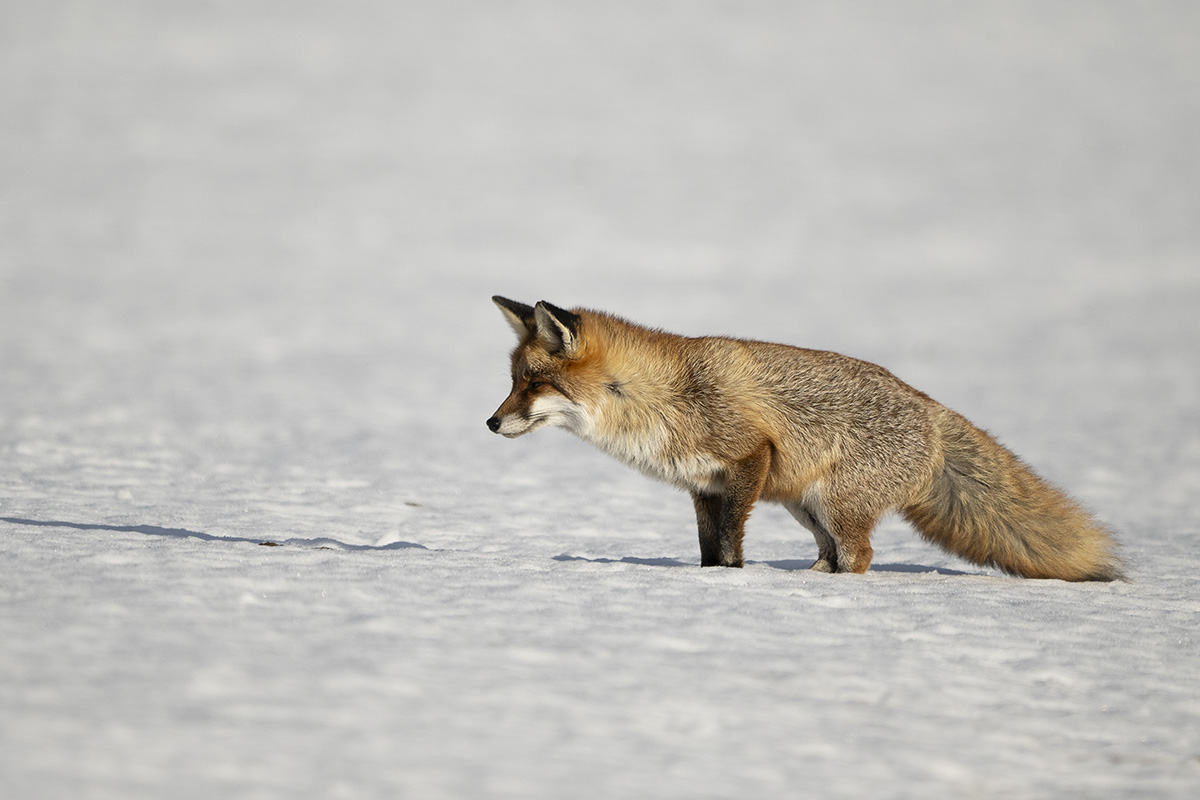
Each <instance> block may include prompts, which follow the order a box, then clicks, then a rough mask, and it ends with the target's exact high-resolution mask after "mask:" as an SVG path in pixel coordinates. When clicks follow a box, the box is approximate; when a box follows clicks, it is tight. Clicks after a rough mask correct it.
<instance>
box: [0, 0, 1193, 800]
mask: <svg viewBox="0 0 1200 800" xmlns="http://www.w3.org/2000/svg"><path fill="white" fill-rule="evenodd" d="M1198 88H1200V19H1198V12H1197V7H1196V6H1195V5H1194V4H1189V3H1186V2H1176V3H1170V2H1154V3H1145V4H1139V5H1137V7H1136V9H1135V8H1134V7H1133V6H1130V5H1126V4H1108V3H1092V4H1041V3H1018V4H1005V5H1003V6H999V7H991V6H979V7H971V8H965V7H958V6H954V5H937V4H933V5H931V4H927V3H908V2H904V3H878V4H876V3H871V4H854V5H846V4H843V5H833V6H826V5H817V4H807V3H797V4H756V5H753V6H742V5H737V4H734V5H728V4H720V3H683V4H674V3H655V4H644V3H626V2H614V3H604V4H588V3H554V4H537V3H514V4H507V3H506V4H491V3H467V2H463V3H423V2H410V3H384V2H364V3H357V4H353V5H349V6H343V5H338V6H334V5H329V4H321V3H312V2H288V3H268V2H249V3H228V4H177V3H171V4H164V3H154V2H132V0H120V2H107V3H91V2H82V3H80V2H73V3H66V2H39V3H7V4H4V5H3V6H2V7H0V298H3V306H2V307H0V308H2V312H3V313H2V314H0V368H2V371H0V550H2V552H0V565H2V566H0V796H3V797H6V798H27V797H28V798H35V797H36V798H66V797H71V798H209V797H214V796H229V797H245V798H258V797H262V798H268V797H322V798H359V797H385V796H386V797H414V798H418V797H419V798H460V797H462V798H466V797H470V798H477V797H497V798H500V797H513V798H516V797H520V798H559V797H618V796H621V797H641V798H657V797H689V798H733V797H737V798H744V797H796V796H813V797H853V798H859V797H879V798H889V797H896V798H900V797H919V796H950V797H981V796H1002V797H1048V796H1055V797H1129V796H1141V797H1189V798H1190V797H1193V796H1196V794H1197V792H1198V791H1200V693H1198V692H1197V681H1196V677H1195V676H1196V674H1197V672H1198V669H1200V645H1198V642H1197V637H1196V632H1195V631H1196V619H1197V613H1198V612H1200V592H1198V590H1197V589H1198V587H1197V580H1196V577H1195V575H1196V574H1197V570H1198V568H1200V541H1198V531H1200V524H1198V523H1200V515H1198V514H1197V511H1196V496H1197V492H1198V491H1200V368H1198V366H1197V365H1198V364H1200V358H1198V356H1200V321H1198V319H1200V314H1198V313H1197V311H1198V310H1200V226H1198V225H1197V224H1196V212H1197V210H1198V209H1200V150H1198V149H1197V147H1196V134H1197V120H1200V92H1198V91H1197V89H1198ZM495 293H501V294H504V295H506V296H509V297H513V298H514V299H518V300H521V301H524V302H534V301H536V300H539V299H546V300H549V301H550V302H553V303H556V304H559V305H562V306H572V305H590V306H594V307H599V308H604V309H606V310H610V311H613V312H616V313H620V314H623V315H625V316H628V317H630V318H632V319H635V320H638V321H641V322H645V323H648V324H651V325H656V326H662V327H665V328H667V329H671V330H675V331H678V332H681V333H688V334H707V333H729V334H736V335H742V336H753V337H758V338H765V339H772V340H778V341H786V342H790V343H795V344H801V345H805V346H810V347H821V348H828V349H833V350H838V351H841V352H845V353H848V354H850V355H854V356H857V357H861V358H867V359H869V360H872V361H876V362H878V363H882V364H884V365H885V366H887V367H888V368H890V369H892V370H893V371H895V372H897V373H898V374H899V375H900V376H901V377H903V378H905V379H906V380H908V381H910V382H911V383H913V384H914V385H916V386H917V387H918V388H921V389H922V390H924V391H927V392H929V393H930V394H931V395H932V396H934V397H936V398H938V399H939V400H941V401H942V402H944V403H946V404H947V405H949V406H951V407H953V408H955V409H957V410H959V411H961V412H962V413H964V414H965V415H966V416H968V417H969V418H971V419H972V420H974V421H975V422H976V423H978V424H980V425H982V426H984V427H987V428H988V429H990V430H991V431H992V432H993V433H995V434H997V435H998V436H999V437H1000V438H1001V439H1002V440H1004V441H1005V442H1006V443H1007V444H1009V445H1010V446H1011V447H1012V448H1013V449H1014V450H1015V451H1016V452H1018V453H1019V454H1021V455H1022V456H1023V457H1024V458H1025V459H1026V460H1028V461H1029V462H1030V463H1031V464H1033V465H1034V466H1035V467H1036V468H1037V469H1038V470H1039V471H1040V472H1041V473H1042V474H1044V475H1045V476H1047V477H1048V478H1050V479H1052V480H1054V481H1055V482H1057V483H1059V484H1061V485H1062V486H1063V487H1065V488H1066V489H1067V490H1068V491H1069V492H1070V493H1071V494H1073V495H1074V496H1076V497H1077V498H1079V499H1080V500H1082V501H1083V502H1084V503H1086V504H1087V505H1089V506H1090V507H1091V508H1093V509H1094V510H1095V512H1096V513H1097V515H1098V516H1099V517H1100V518H1101V519H1102V520H1104V521H1105V522H1106V523H1107V524H1109V525H1111V526H1112V527H1113V528H1114V529H1115V530H1116V531H1117V532H1118V537H1119V539H1120V541H1121V542H1122V545H1123V554H1124V557H1125V559H1126V561H1127V563H1128V566H1129V571H1130V574H1131V577H1132V582H1130V583H1117V584H1089V585H1071V584H1066V583H1062V582H1058V581H1029V580H1019V579H1013V578H1009V577H1004V576H1001V575H998V574H996V573H994V572H991V571H989V570H985V569H980V568H977V567H974V566H973V565H970V564H965V563H963V562H961V561H958V560H956V559H954V558H953V557H951V556H949V555H946V554H944V553H943V552H941V551H939V550H936V549H934V548H932V547H930V546H928V545H926V544H923V543H922V542H920V541H918V540H917V538H916V537H915V536H914V535H913V534H912V533H911V531H909V530H908V529H907V528H906V527H905V526H904V525H903V524H902V523H901V522H899V521H898V520H889V521H887V522H885V524H884V525H883V526H882V527H881V529H880V530H879V531H878V532H877V534H876V536H875V540H874V545H875V551H876V559H875V564H874V565H873V567H872V570H871V571H870V572H869V573H868V574H866V575H864V576H844V575H825V574H816V573H811V572H809V571H807V570H806V569H805V568H806V567H807V566H808V565H809V564H811V563H812V560H813V559H814V558H815V556H816V547H815V545H814V543H813V542H812V540H811V536H809V534H808V533H807V532H805V531H803V530H802V529H801V528H800V527H799V526H798V525H796V524H795V523H794V522H793V521H792V520H791V519H790V518H789V517H788V516H787V514H786V513H785V512H784V511H783V510H782V509H780V508H777V507H771V506H763V507H760V508H759V509H757V510H756V512H755V514H754V516H753V517H752V519H751V521H750V524H749V529H748V533H747V540H746V555H747V559H748V564H747V567H746V568H745V569H744V570H720V569H711V570H709V569H705V570H701V569H700V568H699V567H698V563H699V552H698V548H697V544H696V539H695V530H694V521H693V518H692V510H691V503H690V501H689V500H688V498H687V497H686V496H685V495H683V494H681V493H679V492H677V491H676V490H674V489H672V488H670V487H667V486H663V485H659V484H655V483H652V482H650V481H648V480H646V479H645V478H644V477H642V476H640V475H638V474H636V473H634V472H633V471H631V470H628V469H625V468H623V467H622V466H620V465H619V464H617V463H616V462H614V461H613V460H611V459H609V458H607V457H606V456H604V455H602V454H600V453H598V452H595V451H594V450H592V449H590V448H588V447H587V446H586V445H584V444H583V443H582V442H579V441H577V440H575V439H573V438H571V437H570V436H569V435H567V434H565V433H563V432H561V431H553V430H551V431H541V432H538V433H536V434H534V435H532V436H530V437H526V438H523V439H519V440H514V441H508V440H504V439H502V438H500V437H497V436H494V435H492V434H491V433H489V432H488V431H487V429H486V428H485V426H484V420H485V419H486V418H487V417H488V416H489V415H490V414H491V413H492V411H493V409H494V408H495V407H496V406H497V405H498V404H499V402H500V401H501V400H502V399H503V397H504V395H505V394H506V393H507V390H508V377H507V374H506V373H507V352H508V349H509V348H510V346H511V344H512V342H511V338H512V334H511V331H510V330H509V328H508V326H507V325H506V324H505V323H504V320H503V318H502V317H501V316H500V314H499V313H498V312H497V311H496V309H495V308H494V306H493V305H492V304H491V302H490V301H489V297H490V296H491V295H492V294H495ZM262 543H272V544H277V545H279V546H275V547H270V546H263V545H262Z"/></svg>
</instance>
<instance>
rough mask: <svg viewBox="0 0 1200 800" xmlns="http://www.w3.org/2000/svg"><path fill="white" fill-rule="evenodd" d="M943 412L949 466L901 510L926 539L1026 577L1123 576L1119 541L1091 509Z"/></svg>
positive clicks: (1106, 578) (940, 419)
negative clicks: (1118, 553) (1085, 508)
mask: <svg viewBox="0 0 1200 800" xmlns="http://www.w3.org/2000/svg"><path fill="white" fill-rule="evenodd" d="M938 415H939V416H938V421H937V424H938V428H939V430H940V432H941V435H942V440H943V446H944V452H945V464H944V466H943V467H942V469H941V471H940V472H938V473H937V474H936V475H934V478H933V481H932V483H931V484H930V485H929V487H928V488H927V489H926V490H925V491H924V492H923V493H922V494H921V495H920V496H918V497H917V498H916V499H915V500H914V501H913V502H912V503H911V504H910V505H908V506H907V507H905V508H904V509H902V513H903V514H904V517H905V518H906V519H908V521H909V522H911V523H912V524H913V526H914V527H915V528H916V529H917V530H918V531H919V532H920V533H921V535H922V536H924V537H925V538H926V539H928V540H930V541H932V542H934V543H935V544H938V545H940V546H942V547H944V548H946V549H947V550H949V551H950V552H952V553H955V554H957V555H960V556H962V557H963V558H965V559H968V560H969V561H973V562H975V563H976V564H982V565H985V566H992V567H998V568H999V569H1002V570H1004V571H1005V572H1009V573H1012V574H1014V575H1022V576H1024V577H1026V578H1060V579H1062V580H1066V581H1112V580H1118V579H1123V578H1124V575H1123V574H1122V572H1121V564H1120V561H1118V559H1117V556H1116V552H1115V551H1116V543H1115V542H1114V541H1113V538H1112V536H1111V535H1110V533H1109V532H1108V530H1106V529H1105V528H1104V527H1103V526H1102V525H1100V524H1099V523H1098V522H1096V521H1095V520H1094V519H1092V517H1091V515H1090V514H1088V513H1087V512H1086V511H1084V510H1083V509H1082V508H1081V507H1080V506H1079V505H1078V504H1077V503H1076V502H1075V501H1073V500H1072V499H1071V498H1069V497H1067V496H1066V495H1065V494H1063V493H1062V492H1061V491H1059V490H1058V489H1057V488H1055V487H1054V486H1052V485H1050V484H1049V483H1047V482H1046V481H1044V480H1042V479H1041V478H1039V477H1038V476H1037V475H1035V474H1034V473H1033V472H1032V471H1031V470H1030V469H1029V468H1028V467H1027V466H1025V464H1024V463H1022V462H1021V460H1020V459H1019V458H1017V457H1016V456H1015V455H1013V454H1012V453H1011V452H1010V451H1008V450H1007V449H1005V448H1004V447H1003V446H1002V445H1001V444H1000V443H999V442H997V441H996V440H995V439H993V438H992V437H991V436H990V435H988V434H987V433H986V432H984V431H981V430H980V429H979V428H976V427H975V426H974V425H972V424H971V423H970V422H968V421H967V420H966V419H964V418H963V417H962V416H960V415H958V414H956V413H955V412H953V411H950V410H949V409H939V412H938Z"/></svg>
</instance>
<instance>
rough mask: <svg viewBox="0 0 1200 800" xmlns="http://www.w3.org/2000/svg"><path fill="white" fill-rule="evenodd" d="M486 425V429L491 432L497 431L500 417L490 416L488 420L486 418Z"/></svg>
mask: <svg viewBox="0 0 1200 800" xmlns="http://www.w3.org/2000/svg"><path fill="white" fill-rule="evenodd" d="M487 426H488V430H490V431H491V432H492V433H497V432H499V430H500V418H499V417H492V418H491V419H489V420H488V422H487Z"/></svg>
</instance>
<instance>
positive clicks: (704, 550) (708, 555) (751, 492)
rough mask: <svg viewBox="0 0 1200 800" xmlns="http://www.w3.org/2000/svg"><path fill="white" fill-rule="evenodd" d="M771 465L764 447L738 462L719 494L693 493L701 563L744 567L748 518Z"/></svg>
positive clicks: (704, 565)
mask: <svg viewBox="0 0 1200 800" xmlns="http://www.w3.org/2000/svg"><path fill="white" fill-rule="evenodd" d="M770 466H771V456H770V450H769V449H767V448H763V450H762V451H761V452H758V453H755V454H753V455H751V456H749V457H747V458H745V459H743V460H742V461H739V462H738V463H737V464H735V465H734V466H733V467H732V468H731V469H729V470H728V471H727V473H726V475H725V486H724V491H722V492H721V493H719V494H702V493H700V492H692V503H693V504H694V505H695V506H696V526H697V528H698V529H699V532H700V566H702V567H741V566H742V565H743V564H744V560H743V558H742V538H743V536H745V531H746V518H747V517H748V516H750V509H752V508H753V507H754V504H755V503H756V502H757V501H758V496H759V495H760V494H761V493H762V487H763V483H765V482H766V479H767V470H768V469H770Z"/></svg>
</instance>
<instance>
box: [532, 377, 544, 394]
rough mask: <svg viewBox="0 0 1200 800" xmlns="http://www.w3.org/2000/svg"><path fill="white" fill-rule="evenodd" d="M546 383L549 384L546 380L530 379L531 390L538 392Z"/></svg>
mask: <svg viewBox="0 0 1200 800" xmlns="http://www.w3.org/2000/svg"><path fill="white" fill-rule="evenodd" d="M546 385H547V384H546V382H545V381H538V380H532V381H530V382H529V390H530V391H531V392H536V391H537V390H538V389H542V388H544V387H545V386H546Z"/></svg>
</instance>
